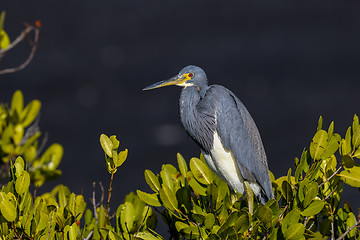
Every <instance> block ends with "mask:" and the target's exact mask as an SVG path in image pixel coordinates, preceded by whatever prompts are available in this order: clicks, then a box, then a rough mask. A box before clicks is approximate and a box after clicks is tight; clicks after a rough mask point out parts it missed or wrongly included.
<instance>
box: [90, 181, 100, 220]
mask: <svg viewBox="0 0 360 240" xmlns="http://www.w3.org/2000/svg"><path fill="white" fill-rule="evenodd" d="M95 187H96V182H93V194H92V198H90V202H91V204H92V205H93V208H94V209H93V210H94V217H95V220H96V223H97V222H98V219H97V213H96V198H95Z"/></svg>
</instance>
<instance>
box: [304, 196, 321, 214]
mask: <svg viewBox="0 0 360 240" xmlns="http://www.w3.org/2000/svg"><path fill="white" fill-rule="evenodd" d="M323 207H324V202H323V201H321V200H317V199H315V200H314V201H313V202H312V203H311V204H310V205H309V206H308V207H307V208H306V209H305V210H304V211H302V212H301V215H303V216H305V217H308V216H314V215H316V214H318V213H319V212H320V211H321V210H322V209H323Z"/></svg>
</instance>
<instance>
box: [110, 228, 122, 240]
mask: <svg viewBox="0 0 360 240" xmlns="http://www.w3.org/2000/svg"><path fill="white" fill-rule="evenodd" d="M109 238H110V240H122V239H123V238H122V237H120V235H119V234H117V233H116V232H114V231H112V230H110V231H109Z"/></svg>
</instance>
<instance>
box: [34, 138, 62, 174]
mask: <svg viewBox="0 0 360 240" xmlns="http://www.w3.org/2000/svg"><path fill="white" fill-rule="evenodd" d="M63 154H64V148H63V147H62V146H61V145H60V144H58V143H54V144H52V145H51V146H50V147H49V148H48V149H47V150H46V151H45V152H44V154H43V155H42V156H41V159H40V163H41V164H43V165H46V169H48V170H55V169H56V168H57V167H58V166H59V164H60V162H61V159H62V157H63Z"/></svg>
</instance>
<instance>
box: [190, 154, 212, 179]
mask: <svg viewBox="0 0 360 240" xmlns="http://www.w3.org/2000/svg"><path fill="white" fill-rule="evenodd" d="M190 169H191V172H192V173H193V174H194V177H195V178H196V180H198V181H199V182H200V183H202V184H210V183H211V182H212V179H211V170H210V169H209V167H208V166H207V165H206V164H205V163H204V162H202V161H201V160H200V159H198V158H192V159H190Z"/></svg>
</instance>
